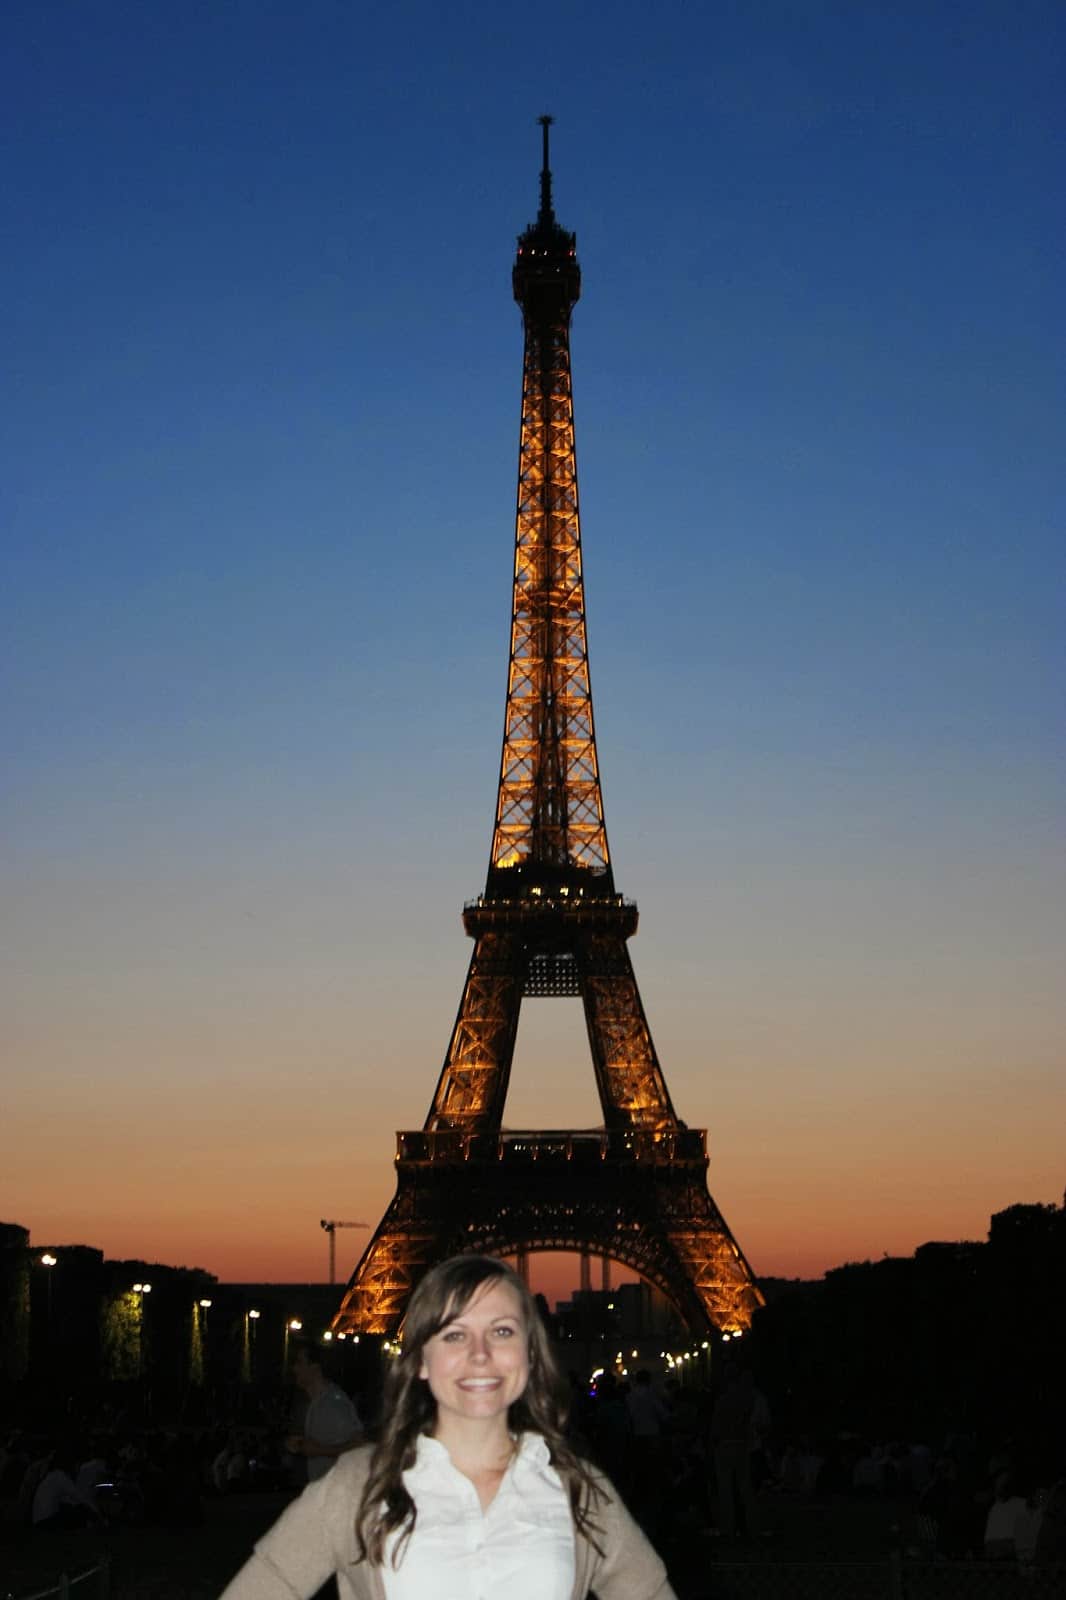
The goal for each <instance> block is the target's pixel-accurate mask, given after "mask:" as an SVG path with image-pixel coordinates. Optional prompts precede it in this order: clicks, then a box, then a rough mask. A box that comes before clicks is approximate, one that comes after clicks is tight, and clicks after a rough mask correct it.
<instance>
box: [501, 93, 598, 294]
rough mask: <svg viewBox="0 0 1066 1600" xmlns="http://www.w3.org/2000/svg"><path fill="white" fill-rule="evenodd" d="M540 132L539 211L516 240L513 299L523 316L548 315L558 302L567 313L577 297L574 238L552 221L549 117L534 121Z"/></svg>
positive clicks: (579, 291)
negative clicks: (533, 314)
mask: <svg viewBox="0 0 1066 1600" xmlns="http://www.w3.org/2000/svg"><path fill="white" fill-rule="evenodd" d="M538 120H539V122H540V125H541V128H542V130H543V138H544V159H543V163H542V166H541V169H540V210H539V212H538V213H537V220H536V222H531V223H530V225H529V227H528V228H527V229H526V231H525V233H520V234H519V236H518V254H517V256H516V257H515V264H514V273H513V275H512V281H513V283H514V297H515V299H516V300H517V301H518V303H519V305H520V306H521V307H522V309H523V311H524V312H525V313H526V314H529V313H530V312H533V313H536V312H537V311H539V310H542V309H543V310H544V311H546V312H548V313H549V314H551V313H552V312H555V311H557V310H558V307H559V304H560V302H562V304H563V305H565V307H566V308H567V309H568V310H569V308H570V307H571V306H573V305H574V303H575V302H576V300H577V299H578V297H579V295H580V294H581V268H580V267H579V266H578V264H577V236H576V235H575V234H573V233H567V231H566V229H565V228H561V227H560V226H559V223H558V222H557V220H556V216H555V209H554V207H553V206H552V175H551V167H550V166H549V163H548V129H549V128H550V127H551V125H552V121H553V120H554V119H553V118H552V117H540V118H538Z"/></svg>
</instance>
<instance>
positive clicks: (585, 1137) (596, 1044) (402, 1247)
mask: <svg viewBox="0 0 1066 1600" xmlns="http://www.w3.org/2000/svg"><path fill="white" fill-rule="evenodd" d="M550 121H551V119H550V118H549V117H542V118H541V123H542V125H543V129H544V135H543V138H544V159H543V168H542V171H541V175H540V211H539V214H538V216H537V220H536V222H535V223H533V224H532V225H531V226H530V227H528V228H527V229H526V231H525V233H523V234H522V235H521V237H520V239H519V241H518V255H517V258H516V260H515V265H514V274H513V282H514V294H515V299H516V300H517V301H518V304H519V305H520V306H521V308H522V318H523V322H524V325H525V357H524V362H523V372H522V427H521V439H520V443H519V454H518V514H517V524H516V532H515V566H514V603H513V608H512V620H511V655H510V670H509V674H508V684H507V708H506V716H505V723H504V735H503V758H502V760H501V762H500V781H499V793H498V797H497V802H496V826H495V831H494V834H493V840H492V855H491V858H490V861H489V870H488V878H487V881H486V884H485V892H484V894H483V895H481V896H480V898H479V899H477V900H475V901H473V902H472V903H470V904H468V905H467V906H466V907H465V908H464V911H463V924H464V927H465V928H466V931H467V933H468V934H469V936H470V937H471V938H472V939H473V941H474V953H473V955H472V957H471V960H470V969H469V972H468V973H467V978H466V984H465V987H464V989H463V995H462V999H461V1001H460V1003H459V1014H458V1016H457V1018H456V1022H455V1027H454V1029H453V1030H452V1036H451V1042H450V1044H449V1046H448V1053H447V1056H446V1058H445V1062H444V1067H443V1070H442V1072H441V1074H440V1080H439V1082H438V1084H437V1090H436V1093H435V1095H434V1097H433V1104H432V1106H431V1107H430V1111H429V1116H428V1117H427V1118H426V1123H425V1127H424V1128H423V1129H422V1130H421V1131H419V1132H412V1133H400V1134H398V1135H397V1153H396V1172H397V1191H396V1197H395V1199H394V1200H393V1201H392V1204H391V1205H390V1206H389V1208H388V1210H387V1211H386V1213H385V1216H384V1217H383V1219H382V1221H381V1223H380V1225H379V1227H378V1229H377V1231H376V1233H375V1234H374V1236H373V1238H372V1239H371V1240H370V1243H369V1244H368V1246H367V1248H366V1251H365V1252H364V1254H363V1257H362V1259H361V1260H360V1262H359V1265H358V1266H357V1267H356V1269H355V1272H354V1273H353V1274H352V1278H351V1281H350V1283H349V1285H348V1288H347V1290H346V1292H345V1296H344V1300H343V1303H342V1305H341V1308H340V1310H339V1312H338V1313H337V1316H336V1318H335V1320H334V1330H335V1331H336V1332H347V1333H361V1334H363V1333H365V1334H386V1335H391V1334H394V1333H395V1332H396V1331H397V1329H398V1327H399V1324H400V1322H401V1319H402V1317H403V1312H404V1307H405V1305H406V1303H407V1298H408V1295H409V1294H410V1292H411V1290H412V1288H413V1287H414V1285H415V1284H416V1283H417V1281H418V1279H419V1277H420V1276H421V1274H422V1273H423V1272H424V1271H425V1270H426V1268H427V1267H429V1266H431V1265H432V1264H433V1263H434V1262H435V1261H438V1260H440V1259H442V1258H443V1257H445V1256H447V1255H450V1254H454V1253H457V1252H460V1251H465V1250H478V1251H485V1252H489V1253H491V1254H494V1255H511V1256H517V1257H518V1258H519V1259H520V1260H522V1259H524V1258H525V1257H526V1256H527V1255H528V1254H529V1253H531V1252H535V1251H539V1250H572V1251H578V1252H581V1253H582V1255H583V1257H584V1258H585V1259H586V1260H587V1259H588V1257H590V1256H592V1255H596V1256H601V1257H605V1258H607V1257H609V1258H612V1259H614V1260H616V1261H619V1262H622V1263H624V1264H625V1265H627V1266H629V1267H631V1268H634V1269H635V1270H636V1271H637V1272H638V1273H640V1274H641V1275H642V1276H643V1277H644V1278H646V1279H647V1280H648V1281H649V1282H651V1283H653V1284H654V1285H656V1286H657V1287H658V1288H659V1289H660V1290H661V1291H662V1292H663V1294H665V1295H666V1296H667V1298H668V1299H669V1300H670V1301H671V1302H672V1303H673V1304H674V1306H675V1307H676V1308H677V1310H678V1312H679V1313H680V1314H681V1316H682V1318H683V1319H684V1321H685V1323H686V1324H687V1325H688V1327H689V1328H690V1329H691V1330H692V1331H693V1332H700V1333H706V1332H708V1331H710V1330H711V1329H717V1330H719V1331H721V1332H723V1333H733V1332H738V1331H741V1330H743V1329H746V1328H747V1327H748V1325H749V1324H750V1321H751V1316H752V1312H753V1311H754V1309H755V1308H756V1307H757V1306H758V1305H760V1304H761V1303H762V1296H761V1294H760V1292H759V1289H758V1288H757V1286H756V1284H755V1282H754V1279H753V1277H752V1273H751V1270H750V1268H749V1266H748V1264H747V1262H746V1261H745V1259H744V1256H743V1255H742V1253H741V1251H740V1248H739V1246H738V1245H737V1243H736V1241H735V1240H734V1238H733V1235H732V1234H731V1233H730V1231H729V1229H728V1227H727V1226H726V1223H725V1221H724V1220H723V1218H722V1215H721V1212H720V1211H719V1210H718V1208H717V1206H716V1205H715V1203H714V1201H713V1200H712V1199H711V1196H710V1194H709V1192H708V1189H707V1177H706V1172H707V1153H706V1135H705V1134H704V1133H703V1132H702V1131H701V1130H699V1129H695V1128H688V1127H686V1126H685V1124H684V1123H683V1122H680V1121H679V1120H678V1118H677V1115H676V1113H675V1111H674V1108H673V1105H672V1104H671V1101H670V1095H669V1093H668V1091H667V1088H666V1082H665V1080H664V1078H663V1074H662V1070H661V1068H660V1066H659V1062H658V1058H657V1057H656V1054H655V1047H654V1045H653V1043H652V1038H651V1034H650V1032H649V1030H648V1024H647V1021H646V1019H645V1016H644V1008H643V1006H642V1005H641V1001H640V995H639V993H638V990H637V983H636V978H635V977H634V975H633V967H632V964H631V962H630V959H629V952H628V950H627V948H626V940H627V939H629V938H630V936H631V935H632V934H633V933H634V932H635V931H636V927H637V908H636V906H635V905H634V903H633V902H632V901H631V900H625V899H623V898H622V896H621V895H620V894H618V893H617V892H616V890H615V886H614V874H613V872H612V870H611V859H610V855H609V853H608V849H607V834H606V830H605V828H604V821H603V802H602V798H601V794H600V778H599V766H598V763H597V759H596V739H595V733H594V729H593V720H592V696H591V692H590V688H589V669H588V655H587V651H586V642H585V591H584V583H583V579H582V572H581V535H580V528H579V522H578V496H577V466H576V459H575V454H574V416H573V403H572V397H571V388H570V314H571V311H572V309H573V307H574V304H575V302H576V301H577V298H578V295H579V293H580V286H581V274H580V270H579V268H578V264H577V258H576V254H575V241H574V235H573V234H572V233H567V232H566V231H565V230H564V229H563V228H561V227H560V226H559V224H558V222H557V221H556V218H555V212H554V210H553V207H552V190H551V171H550V169H549V164H548V125H549V123H550ZM551 995H579V996H580V997H581V1000H582V1002H583V1004H584V1009H585V1020H586V1024H587V1027H588V1037H589V1044H590V1047H591V1052H592V1065H593V1070H594V1072H595V1075H596V1087H597V1089H598V1090H599V1096H600V1103H601V1105H602V1107H603V1127H602V1128H595V1129H591V1130H567V1129H564V1130H551V1131H547V1132H545V1131H538V1132H514V1131H509V1130H506V1129H505V1128H504V1127H503V1109H504V1101H505V1098H506V1094H507V1085H508V1079H509V1077H510V1072H511V1061H512V1057H513V1054H514V1047H515V1037H516V1034H517V1031H518V1015H519V1011H520V1009H521V1005H522V1000H523V998H524V997H525V996H530V997H533V996H536V997H541V996H551Z"/></svg>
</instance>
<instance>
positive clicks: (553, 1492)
mask: <svg viewBox="0 0 1066 1600" xmlns="http://www.w3.org/2000/svg"><path fill="white" fill-rule="evenodd" d="M417 1448H418V1454H417V1457H416V1459H415V1463H414V1466H413V1467H409V1468H408V1470H407V1471H406V1472H405V1473H404V1475H403V1481H404V1485H405V1487H406V1489H407V1492H408V1494H409V1495H410V1496H411V1499H412V1500H413V1501H414V1503H415V1506H416V1507H417V1510H418V1516H417V1519H416V1521H415V1528H414V1532H413V1534H412V1535H411V1537H410V1539H409V1540H408V1542H407V1546H406V1549H405V1550H404V1553H403V1555H402V1557H401V1559H400V1565H399V1569H398V1570H396V1569H394V1568H393V1565H392V1555H393V1551H394V1549H395V1547H396V1544H397V1542H398V1535H397V1534H395V1533H393V1534H391V1535H390V1536H389V1538H388V1540H386V1543H385V1561H384V1566H383V1567H382V1569H381V1574H382V1578H383V1579H384V1583H385V1593H386V1595H387V1597H388V1600H426V1596H429V1595H431V1596H432V1597H433V1600H500V1596H501V1595H504V1596H506V1600H569V1596H570V1593H571V1590H572V1589H573V1586H574V1571H575V1568H574V1524H573V1518H572V1516H571V1514H570V1496H569V1494H568V1493H567V1490H566V1488H565V1487H564V1485H563V1483H562V1481H561V1480H560V1477H559V1474H558V1473H557V1472H556V1470H555V1468H554V1467H553V1466H552V1465H551V1462H550V1461H549V1459H548V1446H547V1444H546V1443H545V1442H544V1440H543V1439H542V1438H541V1437H540V1435H539V1434H537V1433H524V1434H523V1435H522V1438H521V1440H520V1442H519V1446H518V1450H517V1451H516V1453H515V1456H514V1459H513V1460H512V1462H511V1465H510V1466H509V1467H508V1469H507V1471H506V1473H505V1474H504V1477H503V1481H502V1482H501V1484H500V1487H499V1489H498V1490H497V1491H496V1495H495V1497H494V1499H493V1501H492V1504H491V1505H490V1506H489V1508H488V1510H487V1511H482V1509H481V1502H480V1500H479V1499H478V1493H477V1490H476V1489H475V1488H474V1485H473V1484H472V1483H471V1482H470V1479H469V1478H467V1477H465V1476H464V1474H463V1473H461V1472H460V1471H459V1470H458V1468H457V1467H455V1466H453V1465H452V1459H451V1457H450V1456H449V1454H448V1452H447V1450H446V1449H445V1448H444V1446H443V1445H442V1444H441V1443H440V1442H439V1441H438V1440H437V1439H430V1438H426V1437H425V1436H423V1437H421V1438H420V1439H419V1440H418V1447H417Z"/></svg>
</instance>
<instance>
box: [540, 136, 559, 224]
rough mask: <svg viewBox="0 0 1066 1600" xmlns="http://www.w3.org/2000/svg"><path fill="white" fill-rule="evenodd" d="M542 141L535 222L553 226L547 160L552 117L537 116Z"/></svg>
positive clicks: (550, 177)
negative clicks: (538, 203) (542, 151)
mask: <svg viewBox="0 0 1066 1600" xmlns="http://www.w3.org/2000/svg"><path fill="white" fill-rule="evenodd" d="M537 121H538V122H539V123H540V126H541V132H542V135H543V141H544V155H543V160H542V162H541V168H540V214H539V216H538V217H537V224H538V226H539V227H541V228H553V227H554V226H555V212H554V211H553V209H552V172H551V166H550V165H549V161H548V129H549V128H550V127H551V125H552V123H553V122H554V121H555V118H554V117H547V116H545V117H538V118H537Z"/></svg>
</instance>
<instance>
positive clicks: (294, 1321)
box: [281, 1317, 303, 1374]
mask: <svg viewBox="0 0 1066 1600" xmlns="http://www.w3.org/2000/svg"><path fill="white" fill-rule="evenodd" d="M302 1327H303V1323H302V1322H301V1321H300V1319H299V1317H290V1318H289V1320H288V1322H286V1324H285V1339H284V1343H283V1345H282V1351H281V1370H282V1373H283V1374H284V1373H286V1372H288V1370H289V1334H290V1333H299V1332H300V1329H301V1328H302Z"/></svg>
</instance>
